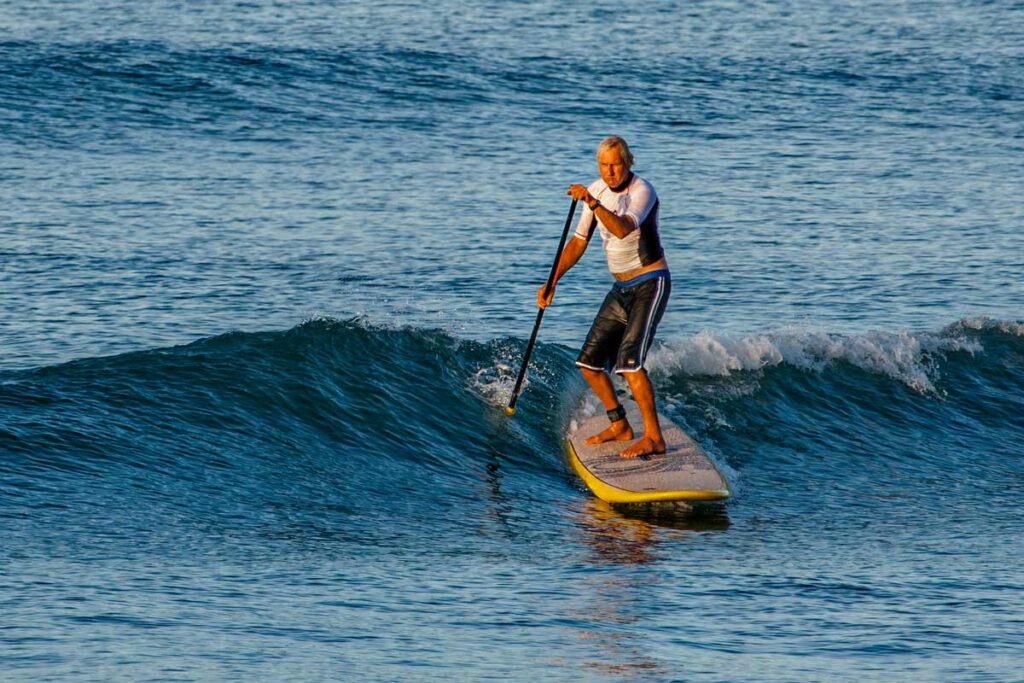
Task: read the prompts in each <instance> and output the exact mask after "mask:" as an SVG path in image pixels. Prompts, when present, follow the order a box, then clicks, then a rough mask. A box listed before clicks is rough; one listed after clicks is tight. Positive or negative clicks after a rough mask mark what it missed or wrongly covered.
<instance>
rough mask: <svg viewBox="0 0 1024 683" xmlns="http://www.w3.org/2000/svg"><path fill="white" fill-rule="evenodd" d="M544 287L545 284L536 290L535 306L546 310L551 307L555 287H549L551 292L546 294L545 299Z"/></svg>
mask: <svg viewBox="0 0 1024 683" xmlns="http://www.w3.org/2000/svg"><path fill="white" fill-rule="evenodd" d="M545 287H547V284H543V285H541V286H540V289H538V290H537V306H538V307H539V308H547V307H548V306H550V305H551V300H552V299H554V298H555V286H554V285H552V286H551V291H550V292H548V295H547V297H545V296H544V288H545Z"/></svg>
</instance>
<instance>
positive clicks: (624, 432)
mask: <svg viewBox="0 0 1024 683" xmlns="http://www.w3.org/2000/svg"><path fill="white" fill-rule="evenodd" d="M580 372H582V373H583V378H584V379H585V380H587V384H589V385H590V388H591V390H593V392H594V393H595V394H596V395H597V397H598V398H599V399H601V405H603V406H604V409H605V410H606V411H607V410H615V409H616V408H618V407H619V397H618V396H616V395H615V386H614V385H613V384H612V378H611V377H609V376H608V373H607V372H605V371H604V370H591V369H590V368H585V367H582V366H581V367H580ZM632 438H633V428H632V427H631V426H630V424H629V420H627V419H626V418H625V417H623V418H622V419H621V420H616V421H615V422H612V423H611V425H609V426H608V427H607V428H606V429H605V430H604V431H602V432H600V433H599V434H595V435H593V436H591V437H589V438H588V439H587V440H586V441H584V442H583V443H586V444H590V445H593V444H598V443H604V442H605V441H629V440H630V439H632Z"/></svg>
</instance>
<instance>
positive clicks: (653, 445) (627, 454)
mask: <svg viewBox="0 0 1024 683" xmlns="http://www.w3.org/2000/svg"><path fill="white" fill-rule="evenodd" d="M664 452H665V439H658V440H654V439H652V438H651V437H649V436H645V437H643V438H642V439H639V440H638V441H637V442H636V443H635V444H633V445H632V446H630V447H629V448H625V449H623V450H622V451H621V452H620V453H619V457H620V458H637V457H639V456H641V455H661V454H662V453H664Z"/></svg>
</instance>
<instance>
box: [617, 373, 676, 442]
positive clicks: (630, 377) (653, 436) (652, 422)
mask: <svg viewBox="0 0 1024 683" xmlns="http://www.w3.org/2000/svg"><path fill="white" fill-rule="evenodd" d="M622 374H623V376H624V377H625V378H626V381H627V382H629V388H630V390H631V391H632V392H633V398H634V399H635V400H636V404H637V406H639V408H640V414H641V415H643V416H644V435H643V437H641V438H640V439H639V440H638V441H637V442H636V443H634V444H631V445H630V446H629V447H628V448H625V449H623V450H622V452H621V453H619V455H620V456H622V457H623V458H635V457H637V456H640V455H652V454H655V453H664V452H665V439H664V437H662V435H661V424H660V423H659V422H658V409H657V406H655V404H654V387H652V386H651V380H650V378H649V377H648V376H647V371H646V370H637V371H636V372H624V373H622ZM630 432H631V433H632V430H630Z"/></svg>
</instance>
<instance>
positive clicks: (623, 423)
mask: <svg viewBox="0 0 1024 683" xmlns="http://www.w3.org/2000/svg"><path fill="white" fill-rule="evenodd" d="M632 438H633V428H632V427H630V426H629V420H616V421H615V422H612V423H611V425H609V426H608V428H607V429H605V430H604V431H603V432H601V433H600V434H594V435H593V436H592V437H590V438H588V439H586V440H585V441H584V442H583V443H585V444H587V445H588V446H593V445H595V444H599V443H605V442H607V441H629V440H630V439H632Z"/></svg>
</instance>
